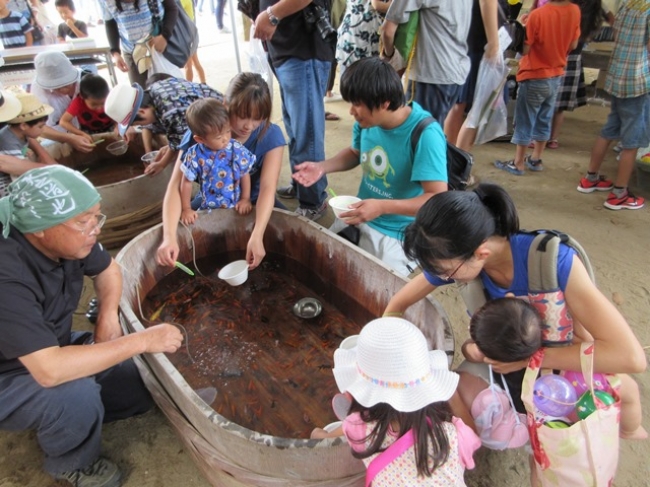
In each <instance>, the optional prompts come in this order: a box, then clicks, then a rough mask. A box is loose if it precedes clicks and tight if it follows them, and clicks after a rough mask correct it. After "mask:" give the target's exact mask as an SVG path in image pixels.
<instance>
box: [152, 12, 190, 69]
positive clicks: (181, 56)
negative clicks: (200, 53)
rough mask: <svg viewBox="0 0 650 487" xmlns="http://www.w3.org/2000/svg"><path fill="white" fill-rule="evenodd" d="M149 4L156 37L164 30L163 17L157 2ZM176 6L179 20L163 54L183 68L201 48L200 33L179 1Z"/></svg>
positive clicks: (153, 34)
mask: <svg viewBox="0 0 650 487" xmlns="http://www.w3.org/2000/svg"><path fill="white" fill-rule="evenodd" d="M147 3H148V5H149V10H151V16H152V24H153V26H152V31H151V35H152V36H156V35H158V34H159V33H160V32H161V30H162V16H161V15H160V10H159V9H158V3H157V2H156V0H148V2H147ZM176 6H177V7H178V18H177V19H176V25H175V26H174V30H173V31H172V35H171V37H170V38H169V39H167V48H166V49H165V51H164V52H163V56H165V57H166V58H167V60H169V61H171V62H172V63H173V64H174V65H176V66H178V67H179V68H182V67H183V66H185V65H186V64H187V61H188V59H189V58H191V57H192V56H193V55H194V54H195V53H196V50H197V48H198V47H199V31H198V29H197V28H196V24H195V23H194V22H192V19H190V17H189V16H188V15H187V13H186V12H185V10H184V9H183V6H182V5H181V4H180V2H179V0H176Z"/></svg>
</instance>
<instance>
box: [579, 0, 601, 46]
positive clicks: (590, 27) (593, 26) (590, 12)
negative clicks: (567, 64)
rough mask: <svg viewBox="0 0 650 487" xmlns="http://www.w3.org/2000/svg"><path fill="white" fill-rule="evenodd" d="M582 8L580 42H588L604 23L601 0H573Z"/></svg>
mask: <svg viewBox="0 0 650 487" xmlns="http://www.w3.org/2000/svg"><path fill="white" fill-rule="evenodd" d="M571 1H572V3H575V4H576V5H577V6H578V7H580V40H581V41H582V42H586V41H588V40H589V39H591V37H592V36H593V35H594V33H595V32H596V31H597V30H598V29H600V26H601V25H602V23H603V4H602V1H601V0H571Z"/></svg>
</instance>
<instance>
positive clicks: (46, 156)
mask: <svg viewBox="0 0 650 487" xmlns="http://www.w3.org/2000/svg"><path fill="white" fill-rule="evenodd" d="M27 144H28V145H29V148H30V149H31V150H32V151H33V152H34V155H36V158H37V160H38V162H40V163H41V164H48V165H51V164H58V162H56V161H55V160H54V158H53V157H52V156H51V155H50V153H49V152H48V151H46V150H45V149H44V148H43V146H42V145H41V144H40V143H39V141H38V140H36V139H33V138H32V137H27Z"/></svg>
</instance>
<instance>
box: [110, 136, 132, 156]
mask: <svg viewBox="0 0 650 487" xmlns="http://www.w3.org/2000/svg"><path fill="white" fill-rule="evenodd" d="M128 148H129V144H128V143H127V142H126V140H118V141H117V142H113V143H112V144H108V145H107V146H106V150H107V151H108V152H110V153H111V154H113V155H114V156H121V155H122V154H124V153H125V152H126V151H127V149H128Z"/></svg>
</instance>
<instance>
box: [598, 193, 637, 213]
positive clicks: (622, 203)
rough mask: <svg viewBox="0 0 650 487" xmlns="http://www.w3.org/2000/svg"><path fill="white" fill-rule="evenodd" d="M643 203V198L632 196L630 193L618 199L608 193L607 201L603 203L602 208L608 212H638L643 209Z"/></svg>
mask: <svg viewBox="0 0 650 487" xmlns="http://www.w3.org/2000/svg"><path fill="white" fill-rule="evenodd" d="M644 203H645V199H644V198H641V197H638V196H634V195H633V194H632V193H630V192H629V191H627V192H626V193H625V194H624V195H623V196H621V197H620V198H619V197H618V196H616V195H615V194H614V193H609V196H608V197H607V201H605V203H603V206H604V207H605V208H609V209H610V210H639V209H641V208H643V205H644Z"/></svg>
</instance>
